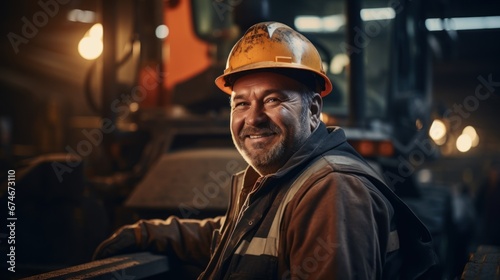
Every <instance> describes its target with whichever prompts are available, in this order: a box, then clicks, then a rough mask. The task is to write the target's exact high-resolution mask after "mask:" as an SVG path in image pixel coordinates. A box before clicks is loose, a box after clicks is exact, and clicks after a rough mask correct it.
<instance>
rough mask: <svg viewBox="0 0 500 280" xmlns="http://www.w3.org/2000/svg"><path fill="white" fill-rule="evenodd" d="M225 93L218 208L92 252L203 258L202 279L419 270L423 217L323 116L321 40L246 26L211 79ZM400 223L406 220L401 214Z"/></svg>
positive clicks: (410, 275) (142, 224) (146, 228)
mask: <svg viewBox="0 0 500 280" xmlns="http://www.w3.org/2000/svg"><path fill="white" fill-rule="evenodd" d="M215 83H216V84H217V86H218V87H219V88H220V89H221V90H222V91H224V92H225V93H227V94H229V95H230V96H231V121H230V126H231V127H230V128H231V134H232V138H233V142H234V144H235V146H236V148H237V149H238V151H239V152H240V153H241V155H242V156H243V157H244V159H245V160H246V162H247V163H248V164H249V166H248V167H247V169H246V170H245V171H243V172H240V173H238V174H235V175H234V176H233V179H232V185H231V191H232V192H231V201H230V203H229V209H228V210H227V213H226V215H225V216H223V217H216V218H213V219H205V220H187V219H179V218H176V217H170V218H168V219H166V220H141V221H139V222H137V223H136V224H133V225H129V226H125V227H123V228H121V229H120V230H118V231H117V232H116V233H115V234H114V235H113V236H111V237H110V238H109V239H107V240H105V241H104V242H103V243H102V244H101V245H100V246H99V247H98V248H97V250H96V252H95V255H94V256H95V258H104V257H108V256H111V255H115V254H119V253H126V252H133V251H139V250H149V251H153V252H157V253H163V254H167V255H168V256H170V257H171V258H172V259H177V260H180V261H181V262H183V263H188V264H193V265H196V266H199V267H203V268H204V272H203V273H201V275H200V276H199V279H417V278H422V279H426V277H428V276H429V275H428V272H429V268H430V267H432V266H433V265H434V264H435V263H436V257H435V255H434V253H433V251H432V246H431V245H432V244H431V237H430V234H429V232H428V231H427V229H426V228H425V227H424V226H423V224H422V223H421V222H420V221H419V220H418V219H417V218H416V217H415V216H414V215H413V213H412V212H411V211H410V210H409V209H408V208H407V207H406V205H405V204H404V203H403V202H401V200H399V198H398V197H397V196H395V195H394V193H393V192H392V191H391V190H390V189H389V188H388V187H387V186H386V185H385V184H384V182H383V180H382V179H380V178H379V176H378V175H377V174H376V172H374V171H373V170H372V169H371V168H370V167H369V165H368V164H367V163H366V162H365V161H364V160H363V158H362V157H361V156H360V155H359V154H358V153H357V152H356V151H355V150H354V149H353V148H352V147H351V146H350V145H349V144H348V143H347V141H346V137H345V134H344V132H343V131H342V129H340V128H327V127H326V126H325V125H324V124H323V123H322V122H321V120H320V114H321V109H322V97H324V96H326V95H327V94H328V93H330V91H331V89H332V84H331V82H330V80H329V79H328V77H327V76H326V75H325V73H324V71H323V69H322V62H321V58H320V56H319V54H318V52H317V50H316V48H315V47H314V46H313V45H312V44H311V43H310V42H309V41H308V40H307V39H306V38H305V37H304V36H303V35H301V34H300V33H298V32H296V31H295V30H293V29H292V28H290V27H288V26H286V25H284V24H281V23H277V22H264V23H259V24H256V25H254V26H252V27H251V28H250V29H249V30H248V31H247V32H246V33H245V34H244V36H243V37H242V38H241V39H240V40H239V41H238V42H237V43H236V45H235V46H234V47H233V49H232V50H231V53H230V54H229V57H228V61H227V67H226V70H225V71H224V74H223V75H221V76H220V77H218V78H217V79H216V81H215ZM401 221H403V222H404V223H401Z"/></svg>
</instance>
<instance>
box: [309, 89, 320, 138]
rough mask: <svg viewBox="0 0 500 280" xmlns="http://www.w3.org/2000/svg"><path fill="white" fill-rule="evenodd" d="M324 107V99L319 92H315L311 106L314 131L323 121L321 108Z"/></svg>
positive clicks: (310, 111) (310, 112)
mask: <svg viewBox="0 0 500 280" xmlns="http://www.w3.org/2000/svg"><path fill="white" fill-rule="evenodd" d="M322 109H323V99H322V98H321V96H320V95H319V93H315V94H314V95H313V98H312V102H311V105H310V106H309V114H310V117H311V131H314V130H315V129H316V127H318V125H319V123H320V122H321V110H322Z"/></svg>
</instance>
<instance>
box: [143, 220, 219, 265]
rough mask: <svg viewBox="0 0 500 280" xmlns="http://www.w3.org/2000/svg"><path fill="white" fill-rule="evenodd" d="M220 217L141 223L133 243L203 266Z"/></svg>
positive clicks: (207, 257)
mask: <svg viewBox="0 0 500 280" xmlns="http://www.w3.org/2000/svg"><path fill="white" fill-rule="evenodd" d="M222 219H223V217H222V216H220V217H216V218H208V219H204V220H194V219H180V218H177V217H174V216H172V217H169V218H168V219H166V220H160V219H153V220H140V221H139V222H137V223H136V226H137V228H138V231H140V233H139V232H137V231H136V241H137V243H138V245H139V247H141V248H142V249H145V250H149V251H153V252H157V253H163V254H167V255H168V256H170V257H174V258H177V259H178V260H180V261H182V262H183V263H189V264H193V265H196V266H199V267H204V266H206V264H207V263H208V261H209V258H210V243H211V240H212V234H213V231H214V230H215V229H218V228H219V227H220V225H221V221H222Z"/></svg>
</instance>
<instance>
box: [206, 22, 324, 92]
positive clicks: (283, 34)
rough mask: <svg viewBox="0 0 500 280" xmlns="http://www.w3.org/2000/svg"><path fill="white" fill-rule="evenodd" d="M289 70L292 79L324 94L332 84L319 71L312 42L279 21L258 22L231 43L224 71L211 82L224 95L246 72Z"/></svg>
mask: <svg viewBox="0 0 500 280" xmlns="http://www.w3.org/2000/svg"><path fill="white" fill-rule="evenodd" d="M257 70H260V71H264V70H265V71H273V72H278V73H280V72H283V73H284V74H285V75H287V74H286V73H291V72H293V73H294V74H293V75H292V76H293V77H294V78H295V79H298V80H299V81H300V82H303V83H304V84H306V85H310V84H311V82H310V81H311V80H312V81H313V84H314V87H315V88H314V90H315V91H317V92H318V93H320V94H321V96H326V95H327V94H329V93H330V91H331V90H332V83H331V81H330V79H328V77H327V76H326V74H325V71H324V70H323V65H322V61H321V57H320V55H319V53H318V51H317V49H316V48H315V47H314V45H313V44H312V43H311V42H310V41H309V40H308V39H307V38H306V37H304V36H303V35H302V34H300V33H298V32H297V31H295V30H293V29H292V28H290V27H289V26H287V25H285V24H282V23H279V22H262V23H258V24H255V25H253V26H252V27H250V28H249V29H248V30H247V32H246V33H245V34H244V35H243V37H242V38H241V39H240V40H239V41H238V42H237V43H236V44H235V45H234V46H233V48H232V50H231V52H230V53H229V56H228V58H227V63H226V69H225V70H224V74H222V75H221V76H219V77H217V79H215V84H216V85H217V87H219V88H220V89H221V90H222V91H224V92H225V93H227V94H231V93H232V86H233V82H234V81H235V80H236V79H235V78H236V77H239V76H240V75H243V74H245V72H248V71H257Z"/></svg>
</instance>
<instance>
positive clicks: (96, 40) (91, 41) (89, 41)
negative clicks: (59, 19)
mask: <svg viewBox="0 0 500 280" xmlns="http://www.w3.org/2000/svg"><path fill="white" fill-rule="evenodd" d="M102 35H103V28H102V24H100V23H96V24H94V25H93V26H92V27H91V28H90V29H89V31H88V32H87V33H86V34H85V36H84V37H83V38H82V39H81V40H80V43H78V53H80V55H81V56H82V57H83V58H85V59H87V60H93V59H96V58H98V57H99V56H100V55H101V54H102V51H103V43H102Z"/></svg>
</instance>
